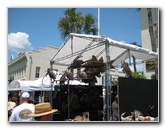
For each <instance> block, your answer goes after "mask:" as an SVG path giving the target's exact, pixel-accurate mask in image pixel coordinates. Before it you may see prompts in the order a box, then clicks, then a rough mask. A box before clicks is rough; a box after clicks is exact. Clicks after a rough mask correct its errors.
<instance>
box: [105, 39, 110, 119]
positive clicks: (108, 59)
mask: <svg viewBox="0 0 166 129" xmlns="http://www.w3.org/2000/svg"><path fill="white" fill-rule="evenodd" d="M105 52H106V72H105V86H106V110H107V114H106V116H107V121H110V120H111V75H110V50H109V41H108V40H106V42H105Z"/></svg>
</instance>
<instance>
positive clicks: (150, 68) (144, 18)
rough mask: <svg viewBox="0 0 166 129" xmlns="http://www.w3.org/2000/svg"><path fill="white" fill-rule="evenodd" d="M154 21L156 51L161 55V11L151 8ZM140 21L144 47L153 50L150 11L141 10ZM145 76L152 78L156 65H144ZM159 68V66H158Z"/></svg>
mask: <svg viewBox="0 0 166 129" xmlns="http://www.w3.org/2000/svg"><path fill="white" fill-rule="evenodd" d="M151 12H152V21H153V33H154V37H155V43H156V49H157V52H158V53H159V33H158V32H159V31H158V28H159V9H158V8H151ZM140 21H141V37H142V47H143V48H147V49H149V50H152V45H151V39H150V34H149V23H148V10H147V8H141V9H140ZM144 64H145V65H144V75H145V76H146V78H147V79H150V78H151V75H152V74H154V73H155V71H154V64H153V65H151V64H150V62H149V63H147V62H146V63H144ZM158 66H159V65H158Z"/></svg>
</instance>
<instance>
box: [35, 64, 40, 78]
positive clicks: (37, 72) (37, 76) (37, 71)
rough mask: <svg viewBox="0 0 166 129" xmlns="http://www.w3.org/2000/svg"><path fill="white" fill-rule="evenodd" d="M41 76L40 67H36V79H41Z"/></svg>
mask: <svg viewBox="0 0 166 129" xmlns="http://www.w3.org/2000/svg"><path fill="white" fill-rule="evenodd" d="M39 75H40V67H39V66H37V67H36V74H35V78H39Z"/></svg>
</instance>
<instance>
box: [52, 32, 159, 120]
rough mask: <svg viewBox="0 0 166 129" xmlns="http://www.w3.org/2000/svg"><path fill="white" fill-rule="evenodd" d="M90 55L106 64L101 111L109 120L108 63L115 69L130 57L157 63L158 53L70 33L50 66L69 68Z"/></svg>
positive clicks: (109, 81)
mask: <svg viewBox="0 0 166 129" xmlns="http://www.w3.org/2000/svg"><path fill="white" fill-rule="evenodd" d="M92 55H94V56H96V57H97V58H98V59H100V58H101V57H102V58H103V59H104V62H106V72H105V77H106V79H105V88H106V94H105V95H103V97H104V98H106V99H104V100H105V101H106V106H104V105H103V109H104V112H105V111H106V112H107V113H106V114H107V120H110V118H111V80H110V77H111V76H110V64H109V62H110V61H111V60H114V62H113V64H112V65H113V66H114V67H116V66H118V65H119V64H120V63H121V62H123V61H125V60H126V59H127V58H130V57H131V56H134V57H135V59H139V60H142V61H158V53H156V52H152V51H150V50H148V49H145V48H142V47H138V46H135V45H132V44H126V43H122V42H119V41H115V40H112V39H111V38H109V37H106V36H95V35H86V34H75V33H71V34H70V35H69V37H68V39H67V40H66V41H65V43H64V44H63V45H62V46H61V48H60V49H59V51H58V52H57V53H56V54H55V56H54V57H53V58H52V59H51V61H50V62H51V67H52V65H61V66H70V65H71V63H72V62H73V61H74V60H75V59H78V58H79V59H80V60H82V61H87V60H89V59H91V58H92ZM105 108H106V110H105Z"/></svg>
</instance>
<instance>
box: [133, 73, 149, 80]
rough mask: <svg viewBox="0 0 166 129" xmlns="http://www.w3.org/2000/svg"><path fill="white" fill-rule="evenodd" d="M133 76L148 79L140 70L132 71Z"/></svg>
mask: <svg viewBox="0 0 166 129" xmlns="http://www.w3.org/2000/svg"><path fill="white" fill-rule="evenodd" d="M132 77H133V78H141V79H146V77H145V76H144V75H142V74H140V73H138V72H132Z"/></svg>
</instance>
